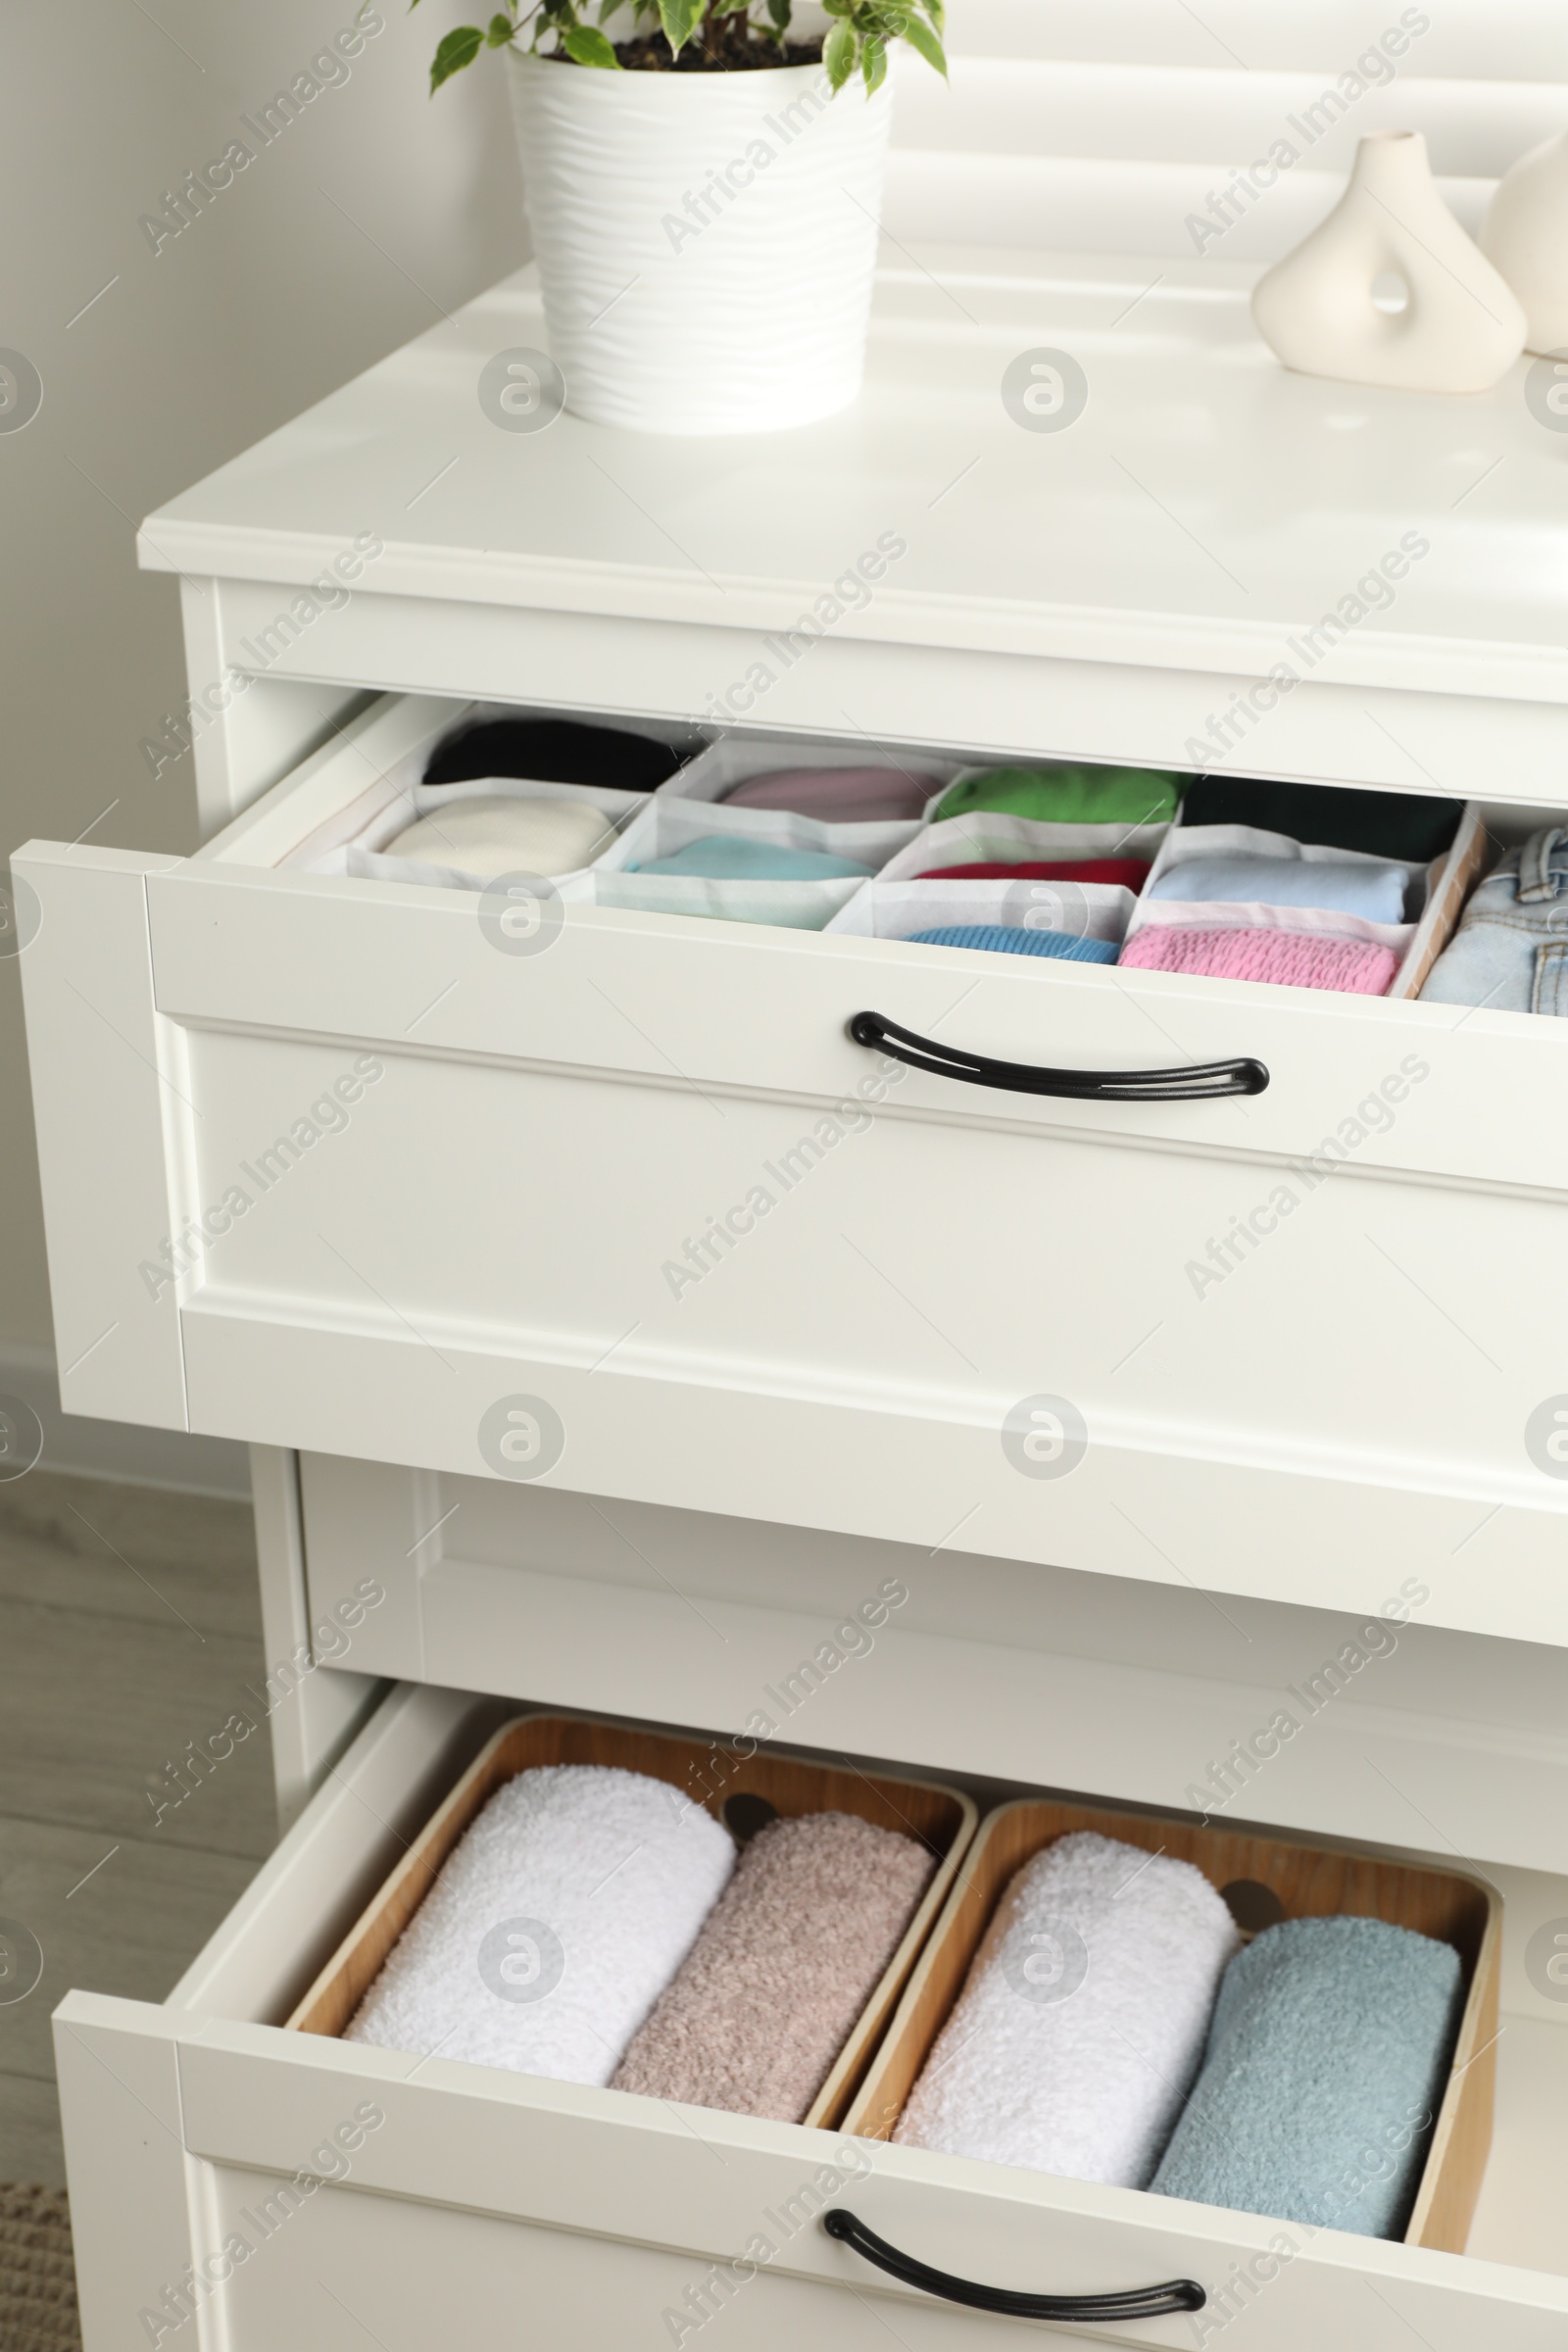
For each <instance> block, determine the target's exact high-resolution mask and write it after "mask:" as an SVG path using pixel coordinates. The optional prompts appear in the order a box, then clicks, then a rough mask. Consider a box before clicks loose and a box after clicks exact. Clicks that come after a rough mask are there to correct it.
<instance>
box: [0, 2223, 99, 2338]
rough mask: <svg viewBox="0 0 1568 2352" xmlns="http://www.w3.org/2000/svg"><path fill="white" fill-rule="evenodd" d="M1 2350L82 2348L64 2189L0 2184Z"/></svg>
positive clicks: (69, 2224)
mask: <svg viewBox="0 0 1568 2352" xmlns="http://www.w3.org/2000/svg"><path fill="white" fill-rule="evenodd" d="M0 2352H81V2330H80V2328H79V2327H78V2326H77V2322H76V2279H75V2274H74V2272H73V2269H72V2263H71V2213H70V2209H69V2207H68V2206H67V2204H66V2192H65V2190H64V2189H63V2188H25V2187H24V2188H5V2187H0Z"/></svg>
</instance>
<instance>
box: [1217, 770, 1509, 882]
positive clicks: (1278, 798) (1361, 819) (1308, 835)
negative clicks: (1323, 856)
mask: <svg viewBox="0 0 1568 2352" xmlns="http://www.w3.org/2000/svg"><path fill="white" fill-rule="evenodd" d="M1463 813H1464V803H1463V802H1462V801H1444V800H1438V799H1437V798H1436V797H1434V796H1430V795H1428V794H1426V793H1422V792H1365V791H1362V790H1360V789H1359V788H1358V787H1357V786H1354V785H1348V784H1346V785H1341V784H1266V783H1263V782H1261V781H1260V780H1257V779H1254V778H1253V777H1250V776H1196V777H1195V778H1194V779H1193V781H1192V783H1191V784H1190V785H1189V786H1188V788H1187V793H1186V796H1185V798H1184V800H1183V802H1182V814H1181V821H1182V824H1183V826H1184V827H1185V826H1187V825H1256V826H1257V827H1259V828H1260V830H1261V831H1263V832H1265V833H1288V834H1289V835H1290V837H1291V839H1292V840H1293V841H1299V842H1307V843H1312V844H1315V845H1316V846H1317V847H1318V848H1320V849H1325V850H1364V851H1366V852H1367V853H1368V855H1369V856H1371V857H1374V858H1395V859H1397V861H1398V862H1399V863H1400V864H1401V865H1429V864H1430V863H1431V861H1432V859H1433V858H1441V857H1442V855H1443V853H1444V851H1445V850H1446V849H1447V848H1448V847H1449V846H1450V844H1451V843H1452V840H1453V837H1454V835H1455V833H1457V831H1458V830H1459V819H1460V817H1461V815H1462V814H1463Z"/></svg>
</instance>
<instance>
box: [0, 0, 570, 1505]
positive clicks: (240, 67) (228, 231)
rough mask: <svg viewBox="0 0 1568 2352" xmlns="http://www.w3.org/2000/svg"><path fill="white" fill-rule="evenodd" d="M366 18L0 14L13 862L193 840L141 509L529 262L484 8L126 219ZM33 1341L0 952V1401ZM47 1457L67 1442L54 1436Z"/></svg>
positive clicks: (1, 817) (217, 7)
mask: <svg viewBox="0 0 1568 2352" xmlns="http://www.w3.org/2000/svg"><path fill="white" fill-rule="evenodd" d="M357 5H358V0H267V5H265V6H263V7H255V6H239V5H236V0H73V5H72V6H70V7H65V6H53V7H32V8H21V7H17V8H12V9H9V10H8V11H7V12H6V25H5V40H4V71H5V79H6V98H7V104H6V136H5V140H4V142H3V145H0V188H3V190H4V202H3V214H4V219H5V221H6V224H7V226H6V253H5V270H4V281H5V282H4V296H5V299H4V303H3V305H0V345H4V346H6V347H8V348H12V349H16V350H20V351H22V352H23V353H25V356H26V357H27V358H28V359H29V360H30V361H31V362H32V364H33V366H34V367H35V368H37V369H38V370H39V372H40V374H41V376H42V378H43V386H44V398H43V406H42V408H41V410H40V411H39V413H38V415H37V417H35V419H34V420H33V422H32V423H31V424H29V425H28V426H27V427H26V428H25V430H23V431H20V432H3V433H0V547H3V550H4V562H3V564H0V600H3V619H0V647H3V655H0V678H3V680H4V689H3V694H4V699H3V705H0V711H3V718H0V852H3V853H5V854H9V852H10V851H11V850H12V849H14V848H15V847H16V846H17V845H18V844H19V843H21V842H23V841H25V840H27V839H28V838H29V836H31V835H34V834H37V835H44V836H48V837H50V838H53V839H64V840H73V839H74V838H75V837H76V836H77V835H78V834H80V833H82V832H83V831H84V830H86V829H87V828H89V827H90V828H91V833H92V839H93V840H94V841H97V842H102V843H104V844H106V845H117V844H119V845H134V846H136V847H139V848H152V849H166V850H170V851H176V852H177V851H184V850H188V849H190V848H192V847H194V845H195V827H194V818H193V809H194V801H193V786H192V782H191V774H190V758H189V755H188V754H187V755H186V756H185V758H184V759H183V760H180V761H178V762H177V763H176V764H174V765H173V766H168V767H165V769H164V771H163V773H162V775H161V776H160V777H159V778H158V779H157V780H156V781H155V780H154V779H153V777H152V776H151V775H150V773H149V771H148V766H147V763H146V760H144V759H143V758H142V757H140V756H139V755H138V751H137V745H138V743H139V741H140V739H141V738H142V737H143V736H145V735H148V734H156V733H157V732H159V731H160V729H159V722H160V720H161V718H162V714H163V713H164V712H165V711H170V710H172V708H173V707H174V705H175V703H176V702H177V700H178V697H179V695H180V692H181V690H182V683H181V682H182V676H183V668H182V660H181V650H180V638H179V617H178V589H177V585H176V583H175V582H174V581H172V579H169V578H164V577H143V576H141V575H140V574H138V572H137V570H136V568H135V558H134V551H133V546H132V539H133V532H134V526H135V524H136V523H137V522H138V521H139V520H140V519H141V517H142V516H143V515H146V514H147V513H148V512H149V511H150V510H151V509H152V508H154V507H156V506H158V505H160V504H161V503H162V502H163V501H164V500H166V499H168V498H169V497H171V496H172V494H173V493H174V492H175V491H177V490H180V489H182V488H183V487H185V486H186V485H187V484H188V483H190V482H193V481H195V480H197V479H198V478H199V477H200V476H201V475H203V474H205V473H208V472H210V471H211V470H212V468H213V467H214V466H219V465H221V463H222V462H223V461H224V460H225V459H226V458H229V457H231V456H233V455H234V454H235V453H236V452H237V451H239V450H241V449H244V448H245V447H246V446H247V445H248V444H250V443H251V442H254V441H256V440H257V439H259V438H260V436H261V435H263V434H264V433H267V432H269V431H270V430H271V429H272V427H273V426H275V425H278V424H281V423H282V422H283V421H284V420H285V419H286V418H288V417H292V416H294V415H296V414H297V413H298V412H299V411H300V410H301V409H303V408H306V407H308V406H309V405H310V404H311V402H313V401H315V400H317V399H319V398H320V396H321V395H322V394H323V393H325V392H328V391H330V390H331V389H332V388H333V386H335V385H337V384H340V383H342V382H343V381H344V380H345V379H346V378H347V377H349V376H352V375H354V374H357V373H358V372H359V370H360V369H362V368H366V367H368V366H369V365H370V364H371V363H372V362H373V361H375V360H377V359H379V358H380V357H381V356H382V355H383V354H384V353H386V352H388V351H390V350H392V349H394V348H395V347H396V346H397V345H398V344H400V343H402V342H404V341H406V340H407V338H408V337H409V336H410V335H413V334H416V333H418V332H419V331H420V330H421V329H422V328H424V327H426V326H428V325H429V324H430V323H431V322H432V320H433V319H435V318H436V317H437V316H438V313H439V310H440V309H442V308H445V309H449V310H450V309H451V308H453V307H454V306H455V305H456V304H457V303H459V302H461V301H463V300H465V299H466V297H467V296H469V295H470V294H472V293H474V292H475V291H477V290H478V289H479V288H481V287H483V286H485V285H487V284H489V283H491V282H492V281H493V280H494V279H496V278H498V277H500V276H502V275H503V274H504V273H505V272H506V271H507V270H511V269H513V268H515V266H516V265H517V263H518V262H519V261H521V260H522V259H523V258H524V254H525V250H526V248H525V243H524V237H523V230H522V222H521V214H520V210H519V196H518V182H517V170H516V162H515V152H514V148H513V141H512V131H511V124H510V120H509V117H508V114H507V108H506V92H505V87H504V78H503V76H504V63H503V61H502V60H501V59H498V58H482V59H481V60H480V61H479V64H478V66H476V67H475V68H474V69H473V70H472V71H471V72H470V73H468V74H466V75H465V76H462V77H460V79H459V80H458V81H456V82H453V83H449V84H448V86H447V87H446V88H445V89H443V90H442V91H441V92H440V93H439V95H438V96H437V97H436V98H434V99H431V98H428V97H427V96H426V90H427V87H428V84H427V80H426V75H425V67H426V64H427V62H428V59H429V56H430V54H431V52H432V50H433V49H434V47H435V43H436V41H437V39H438V38H439V36H440V34H441V33H442V32H443V31H444V30H445V29H446V28H447V26H448V25H451V24H454V23H462V22H464V21H465V20H466V18H469V17H470V16H471V14H472V12H471V11H470V10H467V9H466V8H465V7H464V6H463V5H462V0H425V5H424V6H422V7H420V8H419V9H418V10H417V13H415V14H414V15H413V16H412V17H411V16H410V15H409V14H408V13H407V12H406V10H405V8H404V6H403V0H379V13H380V18H381V22H382V24H383V26H384V29H383V30H382V31H381V32H379V33H378V34H376V35H375V36H373V37H372V38H370V39H368V41H367V43H366V46H365V48H364V50H363V52H362V53H361V55H360V56H359V57H358V58H357V59H356V60H354V61H352V62H351V64H350V66H349V69H348V78H347V80H345V81H342V82H340V83H339V84H338V85H337V86H336V87H327V88H324V89H322V91H321V93H320V95H319V96H318V97H316V98H314V99H312V100H311V101H310V102H309V104H307V105H306V106H305V107H304V109H303V111H302V112H301V114H300V117H299V119H298V121H296V122H294V123H291V124H290V125H289V127H288V128H287V129H286V130H285V131H284V132H282V133H281V134H280V135H279V136H278V137H277V138H276V139H275V140H274V142H273V143H272V144H271V145H270V146H269V147H266V148H263V149H261V150H260V152H258V153H257V155H256V157H255V160H254V161H253V162H252V163H251V164H250V165H249V166H248V167H246V168H245V170H244V171H242V172H240V173H238V175H237V176H236V177H235V179H234V181H233V184H232V185H231V186H230V187H228V188H227V189H226V190H224V191H223V192H222V193H221V195H219V196H218V197H217V198H216V199H215V200H214V202H213V203H212V205H211V208H210V209H209V210H208V211H207V212H206V213H205V214H204V215H203V216H202V217H201V218H199V219H198V220H197V221H195V222H194V223H193V224H192V225H191V226H189V227H187V228H185V229H184V230H183V231H182V233H181V234H179V235H178V236H177V237H174V238H172V239H171V240H170V241H169V242H167V243H165V244H163V245H162V247H161V249H160V250H159V251H158V252H156V253H155V252H154V251H153V250H152V247H151V245H150V244H149V242H148V239H147V236H146V234H145V232H144V231H143V229H142V228H141V227H140V226H139V225H138V222H139V219H140V216H141V215H143V214H144V213H146V214H151V213H156V212H158V211H160V210H161V209H162V206H161V198H162V196H163V193H164V191H165V190H166V189H171V188H173V187H176V186H177V184H178V181H179V179H180V176H181V174H182V173H183V172H186V171H187V170H189V169H190V168H192V167H196V166H202V165H205V163H206V162H207V160H208V159H209V158H211V157H218V156H221V154H222V151H223V149H224V147H225V145H226V144H227V142H228V141H229V140H230V139H232V138H234V137H235V136H239V137H242V138H244V139H245V141H246V143H247V144H248V145H250V146H251V147H253V148H255V147H257V146H258V141H257V140H256V139H255V138H254V137H252V136H251V135H250V134H249V133H246V132H245V131H243V130H242V129H241V126H240V117H241V116H242V115H251V116H253V117H254V116H255V114H256V110H257V109H258V108H259V107H260V106H262V105H265V104H266V102H267V101H268V100H269V99H270V98H271V96H272V95H273V93H274V92H275V91H277V90H278V89H279V88H280V87H286V86H287V84H288V83H289V82H291V81H292V80H293V79H294V77H295V76H296V75H297V74H299V73H301V72H302V71H306V70H308V69H309V66H310V61H311V59H312V57H313V56H314V55H316V54H318V53H319V51H320V50H321V48H322V46H323V44H324V43H325V42H326V41H328V40H329V39H330V37H331V36H332V35H333V34H334V33H336V32H338V31H339V30H340V29H342V28H344V27H348V26H350V25H352V24H353V20H354V16H355V11H356V7H357ZM480 21H481V22H483V21H484V18H483V16H481V19H480ZM111 280H113V281H114V282H113V283H109V281H111ZM106 284H107V285H108V291H107V292H105V293H103V294H102V295H101V296H100V298H99V299H98V300H97V301H94V302H93V303H92V307H91V308H90V309H89V310H87V311H86V313H85V315H84V316H82V317H80V318H75V322H74V324H72V323H70V321H72V319H73V318H74V316H75V314H76V313H77V312H79V311H80V310H81V308H82V305H83V304H85V303H87V302H89V300H90V299H91V298H92V297H93V296H94V295H96V294H98V291H99V289H100V288H101V287H104V286H105V285H106ZM111 804H113V806H111ZM105 811H107V813H105ZM104 1147H105V1164H104V1181H105V1183H106V1184H112V1183H113V1181H114V1156H113V1138H112V1137H110V1136H106V1137H105V1139H104ZM51 1336H52V1335H51V1330H50V1320H49V1299H48V1284H47V1278H46V1272H45V1266H44V1254H43V1234H42V1225H41V1220H40V1215H39V1207H38V1197H37V1178H36V1173H35V1169H34V1164H33V1143H32V1125H31V1117H30V1110H29V1102H28V1091H27V1075H26V1063H25V1045H24V1038H23V1025H22V1006H21V989H20V987H19V984H18V974H17V966H16V964H15V962H14V961H12V960H0V1391H8V1390H9V1391H13V1392H20V1393H26V1394H29V1395H32V1394H36V1392H37V1387H38V1382H39V1380H40V1378H44V1377H45V1376H46V1375H45V1372H44V1369H43V1367H45V1366H46V1360H47V1359H46V1355H45V1354H44V1352H43V1351H45V1350H47V1349H48V1348H49V1346H50V1343H51ZM97 1428H98V1425H95V1424H85V1423H75V1424H69V1425H67V1433H66V1438H65V1449H66V1451H67V1452H70V1451H72V1449H73V1448H74V1455H75V1458H81V1454H82V1448H83V1446H90V1444H91V1441H92V1439H93V1437H94V1433H95V1431H96V1430H97ZM104 1434H105V1435H106V1436H107V1434H108V1433H107V1431H106V1432H105V1433H104ZM124 1434H125V1433H119V1435H120V1436H121V1437H122V1439H123V1437H124ZM180 1444H181V1442H180V1441H177V1440H171V1441H168V1442H167V1444H166V1445H164V1446H160V1447H159V1449H158V1453H157V1457H156V1458H157V1462H158V1464H159V1465H160V1466H162V1467H164V1468H165V1469H168V1468H169V1467H170V1466H171V1464H172V1461H173V1460H175V1459H177V1456H178V1451H179V1446H180ZM235 1451H236V1453H237V1449H235ZM122 1454H123V1445H122ZM48 1458H50V1459H61V1458H64V1456H63V1453H62V1443H61V1441H60V1438H59V1434H58V1433H56V1432H51V1443H50V1446H49V1449H48ZM152 1459H153V1457H152V1455H151V1454H149V1460H150V1461H151V1460H152ZM190 1460H191V1465H192V1466H191V1470H190V1475H191V1476H192V1477H194V1478H195V1479H196V1480H197V1482H198V1483H203V1484H206V1483H210V1481H211V1479H212V1478H213V1477H214V1476H223V1477H226V1476H231V1475H232V1474H233V1460H232V1457H230V1459H229V1462H228V1464H227V1465H226V1466H225V1465H224V1464H223V1462H222V1460H221V1455H220V1454H219V1453H217V1452H212V1451H209V1450H208V1449H202V1448H196V1447H194V1444H193V1450H192V1453H191V1456H190Z"/></svg>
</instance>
